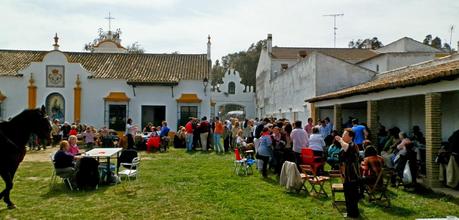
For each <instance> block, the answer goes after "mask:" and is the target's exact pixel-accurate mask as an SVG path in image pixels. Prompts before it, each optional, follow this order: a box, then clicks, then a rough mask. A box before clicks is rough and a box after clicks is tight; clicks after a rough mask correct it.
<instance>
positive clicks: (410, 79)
mask: <svg viewBox="0 0 459 220" xmlns="http://www.w3.org/2000/svg"><path fill="white" fill-rule="evenodd" d="M458 57H459V56H458V55H453V56H449V57H445V58H442V59H438V60H433V61H429V62H426V63H421V64H418V65H414V66H409V67H405V68H401V69H397V70H393V71H390V72H387V73H383V74H380V75H377V77H376V78H375V79H374V80H372V81H369V82H366V83H362V84H360V85H357V86H353V87H349V88H346V89H342V90H339V91H336V92H331V93H327V94H324V95H321V96H317V97H314V98H311V99H307V100H305V101H306V102H318V101H323V100H329V99H337V98H344V97H349V96H354V95H360V94H366V93H370V92H379V91H382V90H387V89H395V88H403V87H409V86H416V85H422V84H427V83H432V82H438V81H441V80H449V79H456V78H459V59H458Z"/></svg>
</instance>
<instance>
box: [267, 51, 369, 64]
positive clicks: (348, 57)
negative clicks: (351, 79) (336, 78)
mask: <svg viewBox="0 0 459 220" xmlns="http://www.w3.org/2000/svg"><path fill="white" fill-rule="evenodd" d="M302 51H305V52H306V55H308V54H310V53H312V52H313V51H317V52H320V53H323V54H325V55H328V56H332V57H335V58H338V59H341V60H345V61H347V62H349V63H357V62H359V61H361V60H365V59H369V58H371V57H374V56H376V55H378V53H377V52H375V51H373V50H367V49H354V48H314V47H273V50H272V57H273V58H274V59H296V58H298V57H299V53H300V52H302Z"/></svg>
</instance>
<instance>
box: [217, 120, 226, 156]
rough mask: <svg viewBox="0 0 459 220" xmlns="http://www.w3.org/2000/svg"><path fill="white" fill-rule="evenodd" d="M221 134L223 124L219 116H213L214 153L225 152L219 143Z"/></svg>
mask: <svg viewBox="0 0 459 220" xmlns="http://www.w3.org/2000/svg"><path fill="white" fill-rule="evenodd" d="M222 134H223V124H222V122H221V121H220V118H219V117H215V129H214V150H215V153H225V149H224V148H223V146H222V143H221V140H220V139H221V136H222Z"/></svg>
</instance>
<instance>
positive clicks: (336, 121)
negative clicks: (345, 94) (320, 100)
mask: <svg viewBox="0 0 459 220" xmlns="http://www.w3.org/2000/svg"><path fill="white" fill-rule="evenodd" d="M342 124H343V116H342V113H341V104H335V105H333V125H335V130H337V131H338V132H339V133H341V125H342Z"/></svg>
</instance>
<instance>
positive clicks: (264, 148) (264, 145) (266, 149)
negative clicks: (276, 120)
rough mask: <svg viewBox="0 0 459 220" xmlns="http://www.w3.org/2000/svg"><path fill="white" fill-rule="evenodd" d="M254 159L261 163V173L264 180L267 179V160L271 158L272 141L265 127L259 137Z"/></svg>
mask: <svg viewBox="0 0 459 220" xmlns="http://www.w3.org/2000/svg"><path fill="white" fill-rule="evenodd" d="M259 142H260V143H259V145H258V149H257V155H256V158H257V159H259V160H262V161H263V168H262V170H261V173H262V175H263V177H264V178H266V177H268V163H269V158H270V157H272V155H273V153H272V140H271V135H270V134H269V129H268V128H267V127H265V128H263V132H262V134H261V137H260V141H259Z"/></svg>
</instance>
